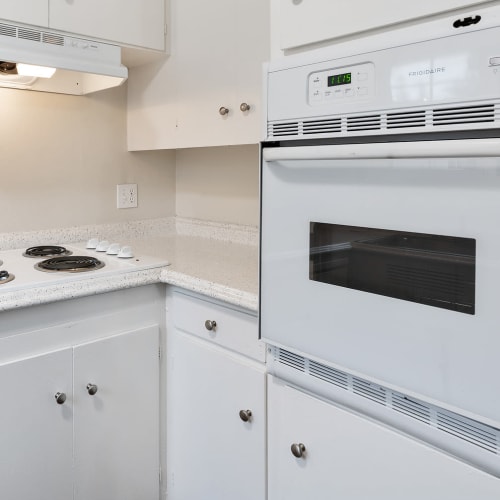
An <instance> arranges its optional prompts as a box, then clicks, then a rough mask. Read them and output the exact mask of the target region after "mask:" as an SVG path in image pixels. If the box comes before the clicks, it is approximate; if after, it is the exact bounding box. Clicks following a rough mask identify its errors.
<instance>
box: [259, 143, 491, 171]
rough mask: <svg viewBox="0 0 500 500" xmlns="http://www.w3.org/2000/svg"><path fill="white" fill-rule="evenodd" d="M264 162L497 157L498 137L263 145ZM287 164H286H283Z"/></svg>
mask: <svg viewBox="0 0 500 500" xmlns="http://www.w3.org/2000/svg"><path fill="white" fill-rule="evenodd" d="M262 155H263V158H264V160H265V161H267V162H273V161H285V160H358V159H359V160H362V159H384V158H386V159H387V158H478V157H496V156H500V140H498V139H467V140H463V141H420V142H392V143H388V142H386V143H370V144H338V145H335V146H332V145H329V146H297V147H288V146H287V147H275V148H264V149H263V151H262ZM287 166H288V165H287Z"/></svg>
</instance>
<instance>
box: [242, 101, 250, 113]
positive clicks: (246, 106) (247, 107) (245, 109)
mask: <svg viewBox="0 0 500 500" xmlns="http://www.w3.org/2000/svg"><path fill="white" fill-rule="evenodd" d="M249 109H250V104H247V103H246V102H242V103H241V104H240V110H241V111H243V113H244V112H245V111H248V110H249Z"/></svg>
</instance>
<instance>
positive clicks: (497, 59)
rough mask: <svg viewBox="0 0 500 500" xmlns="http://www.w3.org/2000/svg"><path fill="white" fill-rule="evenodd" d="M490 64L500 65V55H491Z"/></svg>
mask: <svg viewBox="0 0 500 500" xmlns="http://www.w3.org/2000/svg"><path fill="white" fill-rule="evenodd" d="M490 66H500V57H490Z"/></svg>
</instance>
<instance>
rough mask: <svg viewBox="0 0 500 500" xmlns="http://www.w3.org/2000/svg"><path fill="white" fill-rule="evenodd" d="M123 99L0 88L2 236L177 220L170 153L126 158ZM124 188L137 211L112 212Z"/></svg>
mask: <svg viewBox="0 0 500 500" xmlns="http://www.w3.org/2000/svg"><path fill="white" fill-rule="evenodd" d="M126 98H127V96H126V87H125V86H124V87H119V88H116V89H110V90H106V91H104V92H98V93H96V94H91V95H89V96H84V97H80V96H78V97H75V96H66V95H56V94H47V93H40V92H29V91H20V90H12V89H0V110H1V115H0V116H1V120H0V232H12V231H27V230H36V229H45V228H55V227H68V226H75V225H85V224H101V223H112V222H123V221H126V220H138V219H148V218H156V217H167V216H170V215H174V213H175V152H173V151H153V152H138V153H129V152H127V150H126ZM123 183H137V184H138V198H139V207H138V208H137V209H125V210H123V209H122V210H118V209H117V208H116V185H117V184H123Z"/></svg>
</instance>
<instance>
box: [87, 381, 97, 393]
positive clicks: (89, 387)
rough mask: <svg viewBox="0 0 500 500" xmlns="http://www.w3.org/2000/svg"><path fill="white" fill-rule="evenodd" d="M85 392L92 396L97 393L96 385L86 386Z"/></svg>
mask: <svg viewBox="0 0 500 500" xmlns="http://www.w3.org/2000/svg"><path fill="white" fill-rule="evenodd" d="M87 392H88V393H89V394H90V395H91V396H93V395H94V394H95V393H96V392H97V385H95V384H87Z"/></svg>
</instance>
